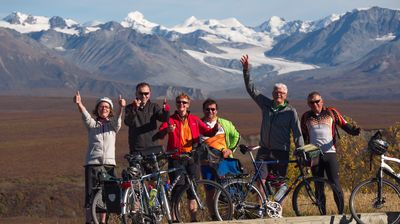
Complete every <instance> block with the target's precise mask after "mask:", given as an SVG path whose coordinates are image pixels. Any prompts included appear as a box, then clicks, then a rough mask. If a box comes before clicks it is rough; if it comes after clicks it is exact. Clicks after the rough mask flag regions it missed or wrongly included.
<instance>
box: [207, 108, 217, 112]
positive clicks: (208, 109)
mask: <svg viewBox="0 0 400 224" xmlns="http://www.w3.org/2000/svg"><path fill="white" fill-rule="evenodd" d="M205 110H206V111H213V112H214V111H216V110H217V109H216V108H206V109H205Z"/></svg>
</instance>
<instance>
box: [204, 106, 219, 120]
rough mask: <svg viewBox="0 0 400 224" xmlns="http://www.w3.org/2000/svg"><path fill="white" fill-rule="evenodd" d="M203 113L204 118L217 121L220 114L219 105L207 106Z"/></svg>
mask: <svg viewBox="0 0 400 224" xmlns="http://www.w3.org/2000/svg"><path fill="white" fill-rule="evenodd" d="M203 113H204V117H205V118H206V119H207V120H208V121H214V120H216V119H217V113H218V108H217V104H215V103H212V104H207V105H205V106H204V108H203Z"/></svg>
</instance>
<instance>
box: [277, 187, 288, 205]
mask: <svg viewBox="0 0 400 224" xmlns="http://www.w3.org/2000/svg"><path fill="white" fill-rule="evenodd" d="M287 189H288V186H287V184H286V183H284V184H282V186H280V188H279V190H278V191H277V192H276V194H275V196H274V200H275V201H279V200H281V198H282V197H283V195H284V194H285V193H286V191H287Z"/></svg>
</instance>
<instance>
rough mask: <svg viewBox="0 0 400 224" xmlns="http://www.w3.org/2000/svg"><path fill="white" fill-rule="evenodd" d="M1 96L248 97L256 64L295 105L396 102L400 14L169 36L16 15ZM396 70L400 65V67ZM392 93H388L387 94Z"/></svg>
mask: <svg viewBox="0 0 400 224" xmlns="http://www.w3.org/2000/svg"><path fill="white" fill-rule="evenodd" d="M0 33H1V35H0V80H1V81H2V82H1V83H0V87H2V89H0V94H19V95H23V94H29V95H65V94H70V92H71V91H74V90H76V89H79V90H81V91H82V92H86V93H87V94H90V95H95V96H97V95H104V94H118V93H123V94H129V95H132V94H133V92H134V87H135V85H136V84H137V83H138V82H142V81H146V82H149V83H150V84H152V85H153V86H154V88H153V90H154V92H155V93H157V94H155V97H159V98H162V97H164V96H167V97H169V98H173V97H174V94H177V93H178V92H180V91H185V92H189V93H190V94H192V97H193V98H204V97H207V96H211V97H214V98H242V97H247V94H246V93H245V90H244V87H243V80H242V75H241V73H242V72H241V64H240V62H239V59H240V57H241V55H243V54H249V56H250V62H251V65H252V69H251V71H252V75H253V79H254V81H255V82H256V83H257V84H258V85H259V86H260V89H261V90H263V91H265V93H266V94H268V95H269V94H270V92H271V89H270V88H271V86H272V84H273V83H274V82H277V81H281V82H285V83H287V84H288V86H289V87H290V89H291V92H292V93H293V94H292V97H295V98H303V97H304V95H305V94H306V93H307V92H308V91H310V90H314V89H315V90H319V91H321V92H324V93H325V94H326V95H327V96H329V97H332V98H337V99H349V98H351V99H353V98H357V99H371V98H374V99H375V98H380V97H387V98H390V99H397V97H393V96H398V94H399V92H398V90H397V88H395V85H396V84H397V80H396V78H397V77H398V72H397V71H399V70H398V67H399V63H398V60H397V55H398V54H399V51H400V49H399V48H398V46H397V45H398V39H399V36H400V11H399V10H393V9H385V8H379V7H372V8H369V9H356V10H353V11H351V12H347V13H345V14H342V15H330V16H327V17H325V18H323V19H320V20H316V21H300V20H295V21H285V20H284V19H283V18H279V17H272V18H271V19H269V20H267V21H266V22H264V23H262V24H261V25H259V26H256V27H248V26H245V25H243V24H241V23H240V22H239V21H238V20H237V19H235V18H228V19H224V20H213V19H210V20H198V19H196V18H195V17H190V18H188V19H187V20H186V21H185V22H184V23H183V24H180V25H177V26H174V27H172V28H166V27H163V26H162V25H159V24H155V23H152V22H150V21H147V20H146V19H145V18H144V16H143V15H142V14H141V13H139V12H132V13H129V14H128V16H127V17H126V18H125V19H124V20H123V21H121V22H120V23H118V22H114V21H111V22H106V23H93V24H85V25H82V24H78V23H77V22H75V21H73V20H70V19H68V20H66V19H63V18H61V17H58V16H54V17H51V18H48V17H43V16H32V15H27V14H23V13H19V12H14V13H11V14H10V15H9V16H7V17H5V18H4V19H3V20H0ZM396 60H397V61H396ZM382 89H383V90H382Z"/></svg>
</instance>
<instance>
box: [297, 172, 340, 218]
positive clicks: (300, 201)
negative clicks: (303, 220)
mask: <svg viewBox="0 0 400 224" xmlns="http://www.w3.org/2000/svg"><path fill="white" fill-rule="evenodd" d="M327 202H328V203H327ZM292 206H293V210H294V212H295V213H296V215H297V216H314V215H317V216H318V215H337V214H342V213H343V208H344V202H343V196H342V195H341V194H340V193H339V190H338V189H337V188H336V186H335V185H334V184H332V183H331V182H330V181H328V180H327V179H323V178H318V177H309V178H306V179H304V180H302V181H301V182H300V184H299V185H297V186H296V188H295V189H294V192H293V198H292Z"/></svg>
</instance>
